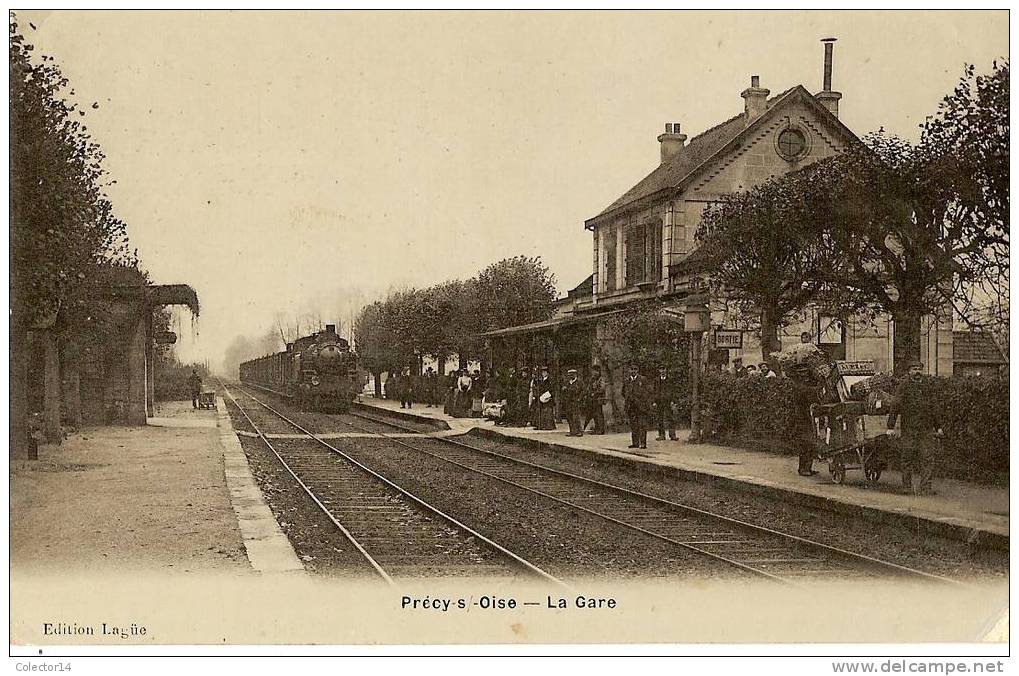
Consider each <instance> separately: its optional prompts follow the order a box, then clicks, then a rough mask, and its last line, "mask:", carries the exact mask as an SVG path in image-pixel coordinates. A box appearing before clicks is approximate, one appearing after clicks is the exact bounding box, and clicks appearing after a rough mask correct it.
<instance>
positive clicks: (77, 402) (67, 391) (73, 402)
mask: <svg viewBox="0 0 1019 676" xmlns="http://www.w3.org/2000/svg"><path fill="white" fill-rule="evenodd" d="M62 347H63V349H62V350H61V356H62V359H61V362H62V363H61V372H62V373H63V385H64V396H63V399H64V415H65V417H66V418H67V420H68V421H70V423H71V424H72V425H74V428H75V429H76V430H79V431H80V430H81V428H82V427H83V426H84V421H83V416H82V411H81V369H80V366H79V364H80V360H81V350H80V349H79V347H78V345H77V344H76V343H75V342H74V341H72V340H68V341H65V342H64V343H63V344H62Z"/></svg>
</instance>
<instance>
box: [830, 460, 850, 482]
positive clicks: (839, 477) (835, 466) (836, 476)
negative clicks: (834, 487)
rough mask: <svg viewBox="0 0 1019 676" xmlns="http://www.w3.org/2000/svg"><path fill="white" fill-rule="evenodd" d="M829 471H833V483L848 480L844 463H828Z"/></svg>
mask: <svg viewBox="0 0 1019 676" xmlns="http://www.w3.org/2000/svg"><path fill="white" fill-rule="evenodd" d="M828 471H829V472H830V473H831V482H832V483H833V484H841V483H842V482H844V481H845V480H846V467H845V465H843V464H842V463H836V462H832V463H828Z"/></svg>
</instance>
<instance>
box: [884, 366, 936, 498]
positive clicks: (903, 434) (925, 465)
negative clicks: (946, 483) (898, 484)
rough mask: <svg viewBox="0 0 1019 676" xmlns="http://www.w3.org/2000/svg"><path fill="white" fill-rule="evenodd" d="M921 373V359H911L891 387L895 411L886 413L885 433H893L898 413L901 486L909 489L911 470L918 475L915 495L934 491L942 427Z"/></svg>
mask: <svg viewBox="0 0 1019 676" xmlns="http://www.w3.org/2000/svg"><path fill="white" fill-rule="evenodd" d="M925 380H926V379H925V378H924V376H923V363H922V362H919V361H914V362H911V363H910V365H909V374H908V375H907V376H906V378H905V379H904V380H903V381H902V383H901V384H900V385H899V386H898V387H897V388H896V389H895V399H894V401H895V402H896V403H897V404H898V405H897V407H896V408H897V412H896V413H892V414H891V415H889V416H888V433H889V434H894V433H895V422H896V419H897V418H898V417H899V416H900V415H901V416H902V425H901V427H900V432H899V436H900V438H901V440H902V490H903V492H906V493H911V492H913V473H914V472H916V473H918V474H919V475H920V484H919V486H917V488H916V493H917V495H934V494H935V492H934V486H933V482H932V479H933V475H934V467H933V463H934V456H935V454H936V453H937V451H938V448H939V446H940V444H941V438H942V437H943V436H944V430H943V429H942V427H941V419H940V416H939V415H938V410H937V408H936V407H935V406H933V405H932V404H931V400H932V397H931V393H930V392H929V391H928V389H929V388H928V383H927V382H925Z"/></svg>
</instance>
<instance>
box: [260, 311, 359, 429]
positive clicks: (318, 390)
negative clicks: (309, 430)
mask: <svg viewBox="0 0 1019 676" xmlns="http://www.w3.org/2000/svg"><path fill="white" fill-rule="evenodd" d="M240 376H241V382H242V383H247V384H251V385H257V386H260V387H263V388H266V389H268V390H272V391H273V392H276V393H277V394H281V395H283V396H285V397H289V398H291V399H292V400H293V401H294V402H295V403H296V404H297V407H298V408H300V409H301V410H304V411H323V412H341V413H342V412H346V411H348V410H350V404H351V402H352V401H354V399H355V397H356V396H357V394H358V393H359V392H360V391H361V388H362V387H363V385H364V383H362V382H361V376H360V373H359V371H358V368H357V355H356V354H355V353H354V352H353V351H352V350H351V349H350V343H348V342H347V341H346V340H344V339H343V338H340V336H338V335H337V334H336V325H335V324H327V325H326V328H325V331H319V332H318V333H313V334H312V335H310V336H304V337H303V338H298V339H297V340H295V341H294V342H293V343H289V344H287V350H286V352H277V353H276V354H270V355H266V356H264V357H259V358H258V359H252V360H250V361H246V362H244V363H243V364H241V366H240Z"/></svg>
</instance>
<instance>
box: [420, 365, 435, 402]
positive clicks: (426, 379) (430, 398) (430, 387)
mask: <svg viewBox="0 0 1019 676" xmlns="http://www.w3.org/2000/svg"><path fill="white" fill-rule="evenodd" d="M421 380H422V381H423V383H424V385H423V389H424V392H423V393H422V399H424V401H425V407H426V408H431V407H432V406H435V402H436V398H435V390H436V388H437V387H438V378H436V376H435V369H433V368H432V367H431V366H429V367H428V368H427V369H426V370H425V375H424V376H422V378H421Z"/></svg>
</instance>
